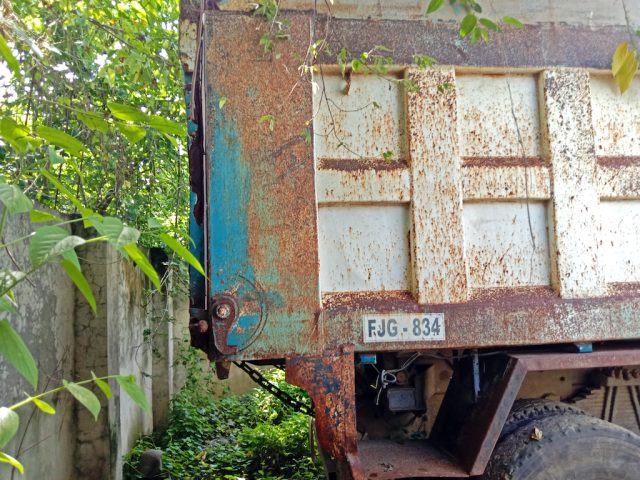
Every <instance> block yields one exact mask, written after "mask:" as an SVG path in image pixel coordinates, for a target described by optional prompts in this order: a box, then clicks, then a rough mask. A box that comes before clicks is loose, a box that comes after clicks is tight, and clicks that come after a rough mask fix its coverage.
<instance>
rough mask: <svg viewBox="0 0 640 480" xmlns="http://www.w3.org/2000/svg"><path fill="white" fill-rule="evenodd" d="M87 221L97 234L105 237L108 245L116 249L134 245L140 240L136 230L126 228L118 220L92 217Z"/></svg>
mask: <svg viewBox="0 0 640 480" xmlns="http://www.w3.org/2000/svg"><path fill="white" fill-rule="evenodd" d="M89 220H90V221H91V224H92V225H93V226H94V227H95V229H96V230H97V231H98V233H99V234H100V235H102V236H105V237H107V240H109V243H111V244H112V245H113V246H114V247H116V248H118V249H120V248H122V247H124V246H125V245H129V244H131V243H136V242H137V241H138V238H140V232H139V231H138V230H137V229H135V228H133V227H128V226H126V225H125V224H124V223H122V220H120V219H119V218H116V217H102V218H100V217H98V216H92V217H90V218H89Z"/></svg>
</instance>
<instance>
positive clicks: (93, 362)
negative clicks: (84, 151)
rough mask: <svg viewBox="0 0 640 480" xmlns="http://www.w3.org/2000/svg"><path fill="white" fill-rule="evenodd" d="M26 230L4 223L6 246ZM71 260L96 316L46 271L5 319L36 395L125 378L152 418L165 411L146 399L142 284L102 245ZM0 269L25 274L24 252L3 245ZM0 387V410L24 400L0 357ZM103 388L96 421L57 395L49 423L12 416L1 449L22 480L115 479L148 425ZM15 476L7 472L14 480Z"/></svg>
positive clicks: (1, 473) (59, 276) (42, 417)
mask: <svg viewBox="0 0 640 480" xmlns="http://www.w3.org/2000/svg"><path fill="white" fill-rule="evenodd" d="M0 213H1V210H0ZM32 227H33V226H32V225H31V224H30V222H29V217H28V216H27V215H24V216H20V217H13V218H11V219H10V220H9V223H8V228H7V230H6V232H5V238H6V239H8V240H9V239H15V238H19V237H22V236H25V235H28V234H29V232H30V231H31V229H32ZM78 254H79V257H80V259H81V263H82V270H83V272H84V274H85V276H86V277H87V280H88V281H89V283H90V285H91V287H92V290H93V293H94V296H95V298H96V303H97V314H95V315H94V313H93V312H92V311H91V309H90V307H89V305H88V304H87V302H86V300H85V299H84V297H83V296H82V295H81V294H79V293H78V292H77V291H76V290H75V287H74V286H73V284H72V283H71V281H70V280H68V279H67V276H66V274H65V273H64V272H63V271H62V269H61V268H59V267H58V266H57V265H55V264H51V265H47V266H46V267H43V268H41V269H39V270H38V271H37V272H36V273H35V274H33V275H31V276H30V277H29V280H28V281H25V282H23V283H22V284H20V286H19V287H18V288H16V296H17V300H18V303H19V305H20V313H19V315H13V316H11V317H10V318H9V320H10V321H11V323H12V325H13V326H14V327H15V328H16V330H17V331H18V332H19V333H20V334H21V335H22V338H23V339H24V341H25V343H26V344H27V346H28V347H29V349H30V350H31V352H32V354H33V355H34V357H35V358H36V360H37V362H38V366H39V372H40V385H39V391H44V390H47V389H51V388H54V387H56V386H58V385H60V384H61V383H62V379H63V378H64V379H66V380H82V379H87V378H91V372H92V371H93V372H95V374H96V375H98V376H103V375H107V374H127V375H128V374H134V375H135V376H136V378H137V381H138V384H139V385H141V386H142V388H143V390H144V391H145V393H146V395H147V398H148V400H149V402H150V403H151V402H152V401H153V403H154V404H155V405H154V409H158V410H160V409H164V410H165V411H166V410H167V408H168V403H169V395H165V396H158V398H154V397H153V395H152V375H151V373H152V360H151V348H150V344H149V342H148V341H147V338H146V335H147V334H148V332H149V323H150V320H149V319H150V317H151V316H153V315H155V313H154V309H153V308H152V307H153V306H152V305H150V304H149V303H148V301H147V296H146V292H145V288H146V286H147V281H146V279H145V278H144V275H143V274H142V273H141V272H140V271H139V269H137V268H135V267H134V266H133V265H132V264H131V263H130V262H128V261H127V260H125V259H124V258H123V257H122V256H121V255H120V254H119V253H118V252H117V251H115V249H113V248H112V247H111V246H110V245H108V244H106V243H96V244H91V245H88V246H84V247H81V248H79V249H78ZM16 265H17V266H16ZM0 268H11V269H13V270H28V269H29V268H30V262H29V257H28V247H27V244H26V243H25V244H21V243H19V244H16V245H14V246H11V247H10V254H8V253H7V252H6V251H5V250H3V251H2V252H1V253H0ZM169 353H170V354H171V352H169ZM156 384H157V385H156V388H158V389H162V388H164V389H165V390H167V391H169V389H170V386H172V385H173V379H172V378H171V377H170V376H167V375H166V372H165V373H164V374H163V375H159V376H157V377H156ZM163 384H164V385H166V386H165V387H163ZM0 386H1V388H0V405H3V406H5V405H11V404H13V403H15V402H17V401H19V400H20V399H22V398H24V394H23V392H29V393H32V391H31V388H30V386H29V385H28V384H27V383H26V381H24V380H23V379H22V378H21V377H20V376H19V375H18V373H17V372H15V371H14V370H13V368H12V367H10V366H9V365H8V364H7V363H6V362H5V361H4V360H3V359H2V358H1V357H0ZM111 387H112V390H113V397H112V398H111V399H110V400H109V401H107V400H106V399H105V397H104V395H103V394H102V393H101V392H100V391H99V390H98V389H97V388H95V387H94V392H95V393H96V395H97V396H98V398H100V400H101V403H102V406H103V410H102V412H101V413H100V416H99V417H98V420H97V421H94V419H93V416H92V415H91V414H90V413H89V412H88V411H87V410H86V409H85V408H84V407H82V406H81V405H80V404H78V403H77V402H75V401H74V400H73V399H72V398H71V396H70V395H69V394H68V393H66V392H63V393H61V394H58V395H55V396H53V397H52V398H48V399H47V401H48V402H49V403H51V404H52V405H53V406H54V408H55V409H56V411H57V413H56V415H46V414H44V413H42V412H40V411H34V409H33V408H32V407H25V408H22V409H21V410H20V411H19V413H20V417H21V430H20V432H19V434H18V435H17V437H16V439H15V440H14V441H13V442H12V443H10V444H9V445H8V446H7V447H6V448H5V449H4V450H5V451H7V453H9V454H11V455H13V456H15V457H17V458H19V460H20V461H22V462H23V464H24V466H25V470H26V475H25V477H26V478H29V479H31V478H33V479H35V478H43V479H44V478H46V479H47V480H73V479H92V480H103V479H104V480H111V479H113V480H119V479H120V478H122V456H123V455H124V454H125V453H126V452H127V451H129V450H130V448H131V447H132V446H133V444H134V443H135V441H136V440H137V439H138V438H139V437H140V435H142V434H146V433H150V432H151V430H152V426H153V420H152V416H151V415H150V414H147V413H145V412H144V411H143V410H142V409H140V408H139V407H138V406H136V405H135V404H134V403H133V402H132V401H131V400H130V399H129V397H128V396H127V395H126V394H124V393H121V392H120V390H119V388H118V386H117V384H116V383H115V382H114V381H111ZM18 477H19V476H18V474H17V473H15V474H14V478H18ZM0 478H2V479H5V478H6V479H9V478H11V473H10V470H9V469H8V468H7V467H5V466H2V467H0Z"/></svg>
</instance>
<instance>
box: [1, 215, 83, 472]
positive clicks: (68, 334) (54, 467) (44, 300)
mask: <svg viewBox="0 0 640 480" xmlns="http://www.w3.org/2000/svg"><path fill="white" fill-rule="evenodd" d="M1 212H2V207H0V213H1ZM29 233H30V224H29V217H28V216H21V217H18V218H16V217H13V218H9V220H8V223H7V226H6V227H5V235H4V238H5V240H7V241H8V240H11V239H15V238H19V237H22V236H25V235H28V234H29ZM0 243H4V242H2V241H1V240H0ZM30 267H31V263H30V261H29V256H28V251H27V244H26V243H18V244H15V245H12V246H10V247H9V252H7V250H5V249H2V250H0V268H8V269H11V270H20V271H26V270H29V268H30ZM14 291H15V295H16V299H17V302H18V304H19V306H20V308H19V312H18V314H17V315H9V316H8V319H9V321H10V322H11V324H12V326H13V327H14V328H15V329H16V330H17V331H18V333H19V334H20V335H21V336H22V338H23V340H24V342H25V343H26V344H27V346H28V347H29V349H30V350H31V352H33V353H34V356H35V358H36V360H37V363H38V369H39V385H38V391H44V390H47V389H50V388H53V387H56V386H58V385H59V384H60V383H61V382H62V379H63V378H65V379H71V378H75V374H74V357H75V348H74V319H75V309H74V297H75V291H74V287H73V284H72V283H71V281H69V280H68V279H67V278H66V275H65V273H64V271H63V270H62V269H61V268H60V267H59V266H58V265H53V264H52V265H47V266H45V267H43V268H41V269H40V270H38V271H37V272H36V273H35V274H34V275H31V276H29V280H28V281H23V282H22V283H20V284H19V285H18V286H17V287H16V288H15V290H14ZM6 315H7V314H6V313H3V314H1V315H0V317H2V318H7V317H6ZM23 392H28V393H33V390H32V388H31V386H30V385H29V384H28V383H27V382H26V381H25V380H24V379H23V378H22V377H21V376H20V375H19V374H18V373H17V372H16V371H15V370H14V369H13V367H11V366H9V365H8V364H7V363H6V362H5V361H4V360H3V358H2V357H1V356H0V405H3V406H7V405H11V404H13V403H15V402H17V401H20V400H23V399H24V393H23ZM47 402H48V403H50V404H51V405H52V406H53V407H54V408H55V409H56V412H57V414H56V415H46V414H44V413H42V412H40V411H39V410H36V409H35V407H33V406H26V407H24V408H21V409H20V410H19V411H18V413H19V415H20V430H19V432H18V435H17V436H16V437H15V438H14V440H13V441H12V442H11V443H9V445H7V446H6V447H5V448H4V449H3V450H4V451H6V452H7V453H9V454H10V455H13V456H15V457H18V458H19V459H20V460H21V461H22V463H23V464H24V466H25V469H26V471H27V474H26V475H25V477H22V476H21V475H20V474H19V473H17V472H16V473H14V476H13V477H12V474H11V473H10V469H9V468H7V467H6V466H4V464H0V465H3V466H0V478H2V479H11V478H16V479H17V478H28V479H38V478H43V479H45V478H46V479H65V480H66V479H72V478H75V475H74V469H73V466H74V443H75V442H74V438H75V422H74V402H72V400H71V399H70V397H69V395H68V394H66V393H62V394H58V395H55V396H53V397H50V398H48V399H47Z"/></svg>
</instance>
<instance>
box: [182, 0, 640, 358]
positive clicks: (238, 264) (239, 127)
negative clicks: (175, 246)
mask: <svg viewBox="0 0 640 480" xmlns="http://www.w3.org/2000/svg"><path fill="white" fill-rule="evenodd" d="M337 3H340V2H337ZM390 3H394V5H395V3H398V5H397V8H395V9H394V8H392V7H391V6H387V7H385V8H384V9H382V7H380V8H381V10H380V12H379V13H375V15H374V16H377V17H376V18H375V19H374V20H363V19H362V15H363V13H362V12H365V11H366V10H365V7H364V6H362V5H361V4H360V3H359V2H355V3H353V2H352V3H349V2H346V5H345V4H344V2H342V4H341V5H337V6H335V10H336V11H335V12H334V18H331V20H330V21H329V20H328V18H329V17H325V16H323V15H321V13H317V12H314V11H312V10H310V8H311V7H310V6H309V5H306V4H304V3H303V2H291V4H289V5H288V3H287V2H282V4H281V6H280V7H281V9H282V12H280V13H279V15H280V16H279V17H278V21H281V20H286V27H285V28H286V36H285V37H284V38H282V39H276V43H275V46H274V49H273V51H270V52H269V51H267V52H265V49H264V48H263V47H262V46H261V45H260V40H261V38H262V37H263V36H264V34H265V32H268V31H269V29H270V28H273V25H271V24H270V23H269V22H268V21H265V20H264V19H261V18H257V17H255V16H253V15H251V14H250V13H247V11H246V10H247V6H246V5H244V4H242V3H241V2H229V3H225V2H220V5H215V6H214V5H213V4H212V5H210V6H209V7H210V8H206V7H207V5H204V6H201V5H200V2H188V1H183V2H182V21H181V26H180V29H181V42H182V51H183V62H184V67H185V71H186V74H187V85H188V90H189V95H190V97H189V99H190V106H191V108H192V111H191V112H190V114H191V115H192V118H193V119H194V120H195V121H196V122H197V123H199V124H200V128H199V129H198V131H197V133H195V134H194V142H195V143H196V144H197V145H196V148H192V149H191V152H190V162H191V172H192V189H193V200H194V202H193V207H194V208H193V213H194V214H193V215H192V234H193V237H194V241H195V242H196V244H197V245H198V247H197V248H196V253H198V254H199V255H200V257H201V259H202V260H203V262H204V263H206V265H207V269H208V270H207V271H208V274H209V275H210V280H208V281H205V280H204V279H203V278H195V280H194V281H193V287H194V288H193V291H194V292H195V293H194V299H195V300H194V309H193V312H192V316H193V319H194V320H193V321H194V322H197V321H198V319H199V318H200V317H199V315H200V316H202V314H198V311H204V310H208V311H212V309H213V310H215V308H214V307H215V306H216V305H223V307H224V308H222V310H221V313H222V316H221V317H220V318H216V321H215V322H213V325H212V328H213V335H211V332H207V333H202V334H199V335H200V340H199V341H200V342H201V344H208V345H209V348H210V350H216V351H218V352H220V353H221V354H222V355H224V356H227V358H232V359H238V358H243V359H261V358H278V357H285V356H290V355H294V354H295V355H304V354H320V353H321V352H323V351H325V350H330V349H333V348H336V347H338V346H341V345H353V346H354V348H355V351H356V352H359V351H385V350H388V351H399V350H406V349H412V350H419V349H446V348H470V347H488V346H497V345H500V346H514V345H539V344H551V343H561V342H594V341H601V340H611V339H633V338H640V297H639V296H638V293H639V291H640V290H639V287H638V282H639V281H640V255H638V247H639V246H640V181H639V180H638V179H640V162H639V161H638V159H639V158H640V127H639V124H640V104H639V103H638V101H637V98H638V94H639V93H640V89H639V87H638V85H637V84H634V86H632V88H631V91H630V92H628V93H627V94H625V95H624V96H621V95H620V94H619V93H618V91H617V87H616V85H615V83H614V81H613V79H612V78H611V75H610V72H608V71H607V70H605V69H606V68H608V67H609V65H610V58H611V54H612V52H613V51H614V50H615V46H616V45H617V43H618V42H619V41H621V40H623V39H626V27H624V25H623V23H622V21H621V20H620V18H618V17H619V15H618V16H616V15H617V14H613V13H611V12H606V11H605V10H606V8H605V7H604V6H603V5H598V4H597V3H598V2H595V3H596V5H593V6H592V7H593V8H594V9H595V12H596V14H600V15H602V16H603V18H604V20H602V21H601V22H600V24H599V23H598V16H597V15H595V16H593V15H592V17H591V20H590V22H591V23H589V22H588V21H587V20H586V19H584V18H583V17H575V16H571V15H574V14H575V15H577V14H576V13H575V12H573V11H572V10H571V8H572V7H571V5H573V3H574V2H568V4H567V6H566V9H567V10H568V11H567V12H565V11H564V10H563V8H559V9H558V11H557V12H555V13H553V12H551V13H549V12H546V13H545V12H544V11H543V12H542V13H541V12H540V10H539V9H536V8H534V7H530V8H529V7H526V6H518V5H515V6H514V2H498V3H499V4H500V5H496V6H495V8H496V9H498V10H499V9H500V8H502V7H504V9H507V10H508V9H509V8H511V9H512V10H511V12H513V9H516V10H517V11H515V12H513V15H514V16H518V15H520V16H521V17H522V18H523V21H525V22H526V21H527V20H531V21H530V23H529V24H528V25H527V26H526V27H525V28H524V29H522V30H517V29H513V28H506V29H505V31H504V32H503V33H495V34H492V37H491V42H490V44H489V45H476V46H471V45H469V44H468V42H464V43H463V42H462V41H461V40H459V39H457V38H456V32H457V26H456V25H455V24H452V23H450V22H436V21H429V22H425V20H424V19H425V18H426V17H425V16H424V11H423V10H422V13H420V12H419V11H418V9H417V7H416V6H415V5H414V4H411V5H409V6H407V5H408V4H404V3H403V2H390ZM494 3H495V2H494ZM502 3H505V5H504V6H503V5H502ZM516 3H517V2H516ZM592 3H593V2H592ZM203 7H204V8H203ZM371 8H373V7H371ZM220 9H222V10H223V11H220ZM518 9H520V10H518ZM224 10H226V11H224ZM375 12H378V10H375ZM572 12H573V13H572ZM507 13H509V12H507ZM545 15H547V17H545ZM549 15H551V16H550V17H549ZM554 15H555V17H554ZM563 15H565V17H566V18H565V17H563ZM340 17H342V18H340ZM359 17H360V18H359ZM572 19H573V20H574V21H573V23H574V24H573V25H572V24H568V25H567V24H563V23H562V22H566V21H567V20H569V22H568V23H571V21H572ZM325 31H330V35H329V37H328V38H329V39H330V41H331V42H332V47H331V48H332V49H327V50H330V51H322V52H320V54H319V57H318V59H317V62H316V67H317V68H316V69H315V72H314V73H313V78H305V77H304V76H301V75H300V66H301V64H303V63H304V62H305V58H307V59H308V55H309V54H308V51H309V46H310V44H311V43H312V42H313V41H315V39H317V38H319V36H320V33H319V32H325ZM480 43H482V42H480ZM340 45H343V46H345V47H346V49H347V50H348V51H349V55H359V54H360V52H368V51H370V50H371V49H372V48H373V46H375V45H383V46H385V47H386V48H388V49H389V50H391V53H388V54H386V55H389V56H393V58H394V62H395V63H394V64H393V65H392V66H390V67H389V71H388V73H387V74H385V75H375V74H368V75H364V74H358V73H349V72H346V73H347V75H344V74H342V73H341V72H340V69H339V68H338V67H337V66H336V63H337V60H336V55H337V52H339V51H340V49H339V48H337V47H338V46H340ZM385 51H386V50H385ZM414 53H426V54H429V55H433V56H434V57H436V58H437V59H438V61H439V64H438V65H436V66H434V67H433V68H427V69H420V68H418V67H417V66H415V65H411V63H412V62H413V60H412V59H413V58H414V57H413V54H414ZM307 63H309V62H308V60H307ZM403 79H405V80H409V81H410V82H403V81H401V80H403ZM408 86H409V87H408ZM195 277H197V276H195ZM227 307H229V308H230V311H228V310H227ZM225 314H228V315H227V316H224V315H225ZM394 316H395V317H397V318H396V319H395V322H396V323H395V324H394V323H392V324H391V327H392V330H394V329H398V328H399V330H400V331H399V332H396V334H395V335H390V333H391V332H390V331H389V329H388V327H389V324H388V323H385V322H388V321H389V320H391V319H393V318H394ZM414 318H418V320H419V321H420V322H423V326H424V324H425V322H426V324H428V325H427V329H428V330H429V332H428V333H426V329H425V328H422V330H420V327H416V329H415V332H412V330H413V329H414V325H413V324H412V323H411V322H412V321H413V320H414ZM434 322H435V324H434ZM434 326H435V327H437V328H433V327H434ZM435 330H437V332H435ZM414 333H415V334H414ZM197 336H198V334H196V337H197ZM211 342H214V344H211Z"/></svg>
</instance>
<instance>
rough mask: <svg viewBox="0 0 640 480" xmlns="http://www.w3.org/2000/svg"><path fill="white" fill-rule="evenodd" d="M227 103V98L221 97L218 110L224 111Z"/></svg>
mask: <svg viewBox="0 0 640 480" xmlns="http://www.w3.org/2000/svg"><path fill="white" fill-rule="evenodd" d="M225 103H227V97H225V96H221V97H220V98H219V99H218V108H219V109H220V110H222V109H223V108H224V104H225Z"/></svg>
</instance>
